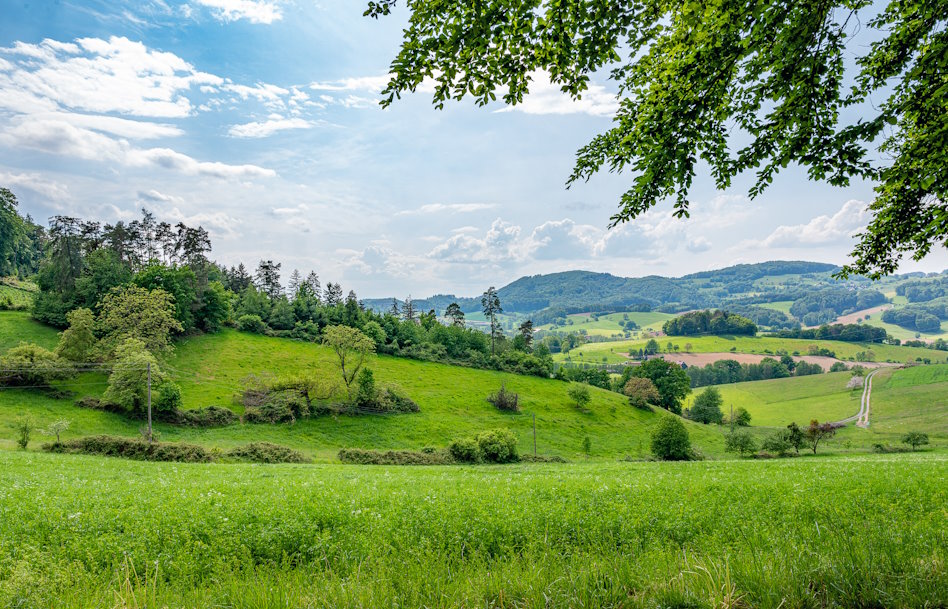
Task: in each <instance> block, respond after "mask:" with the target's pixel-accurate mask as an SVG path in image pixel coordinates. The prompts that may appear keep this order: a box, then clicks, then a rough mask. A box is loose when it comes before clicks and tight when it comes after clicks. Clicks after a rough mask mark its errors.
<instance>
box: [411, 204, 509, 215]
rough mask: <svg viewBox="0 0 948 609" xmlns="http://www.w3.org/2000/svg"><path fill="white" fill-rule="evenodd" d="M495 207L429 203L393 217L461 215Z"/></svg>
mask: <svg viewBox="0 0 948 609" xmlns="http://www.w3.org/2000/svg"><path fill="white" fill-rule="evenodd" d="M496 207H497V205H496V204H495V203H429V204H427V205H422V206H421V207H417V208H415V209H405V210H402V211H400V212H398V213H397V214H395V215H396V216H421V215H425V214H437V213H442V212H448V213H457V214H463V213H469V212H474V211H481V210H485V209H494V208H496Z"/></svg>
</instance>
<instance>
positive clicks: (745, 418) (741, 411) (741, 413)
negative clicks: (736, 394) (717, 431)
mask: <svg viewBox="0 0 948 609" xmlns="http://www.w3.org/2000/svg"><path fill="white" fill-rule="evenodd" d="M728 423H729V424H730V425H737V426H738V427H748V426H750V423H751V415H750V413H749V412H747V409H746V408H744V407H743V406H738V407H737V410H735V411H734V414H733V415H731V417H730V418H729V419H728Z"/></svg>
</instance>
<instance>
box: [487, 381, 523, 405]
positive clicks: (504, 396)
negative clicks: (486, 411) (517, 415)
mask: <svg viewBox="0 0 948 609" xmlns="http://www.w3.org/2000/svg"><path fill="white" fill-rule="evenodd" d="M487 401H488V402H490V403H491V404H493V405H494V406H495V407H496V408H497V410H501V411H504V412H519V411H520V395H519V394H517V393H514V392H513V391H510V390H508V389H507V384H506V383H502V384H501V385H500V389H498V390H497V391H496V392H494V393H492V394H490V395H489V396H487Z"/></svg>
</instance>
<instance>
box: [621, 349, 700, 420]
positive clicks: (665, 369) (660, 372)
mask: <svg viewBox="0 0 948 609" xmlns="http://www.w3.org/2000/svg"><path fill="white" fill-rule="evenodd" d="M631 375H632V376H634V377H638V378H647V379H649V380H650V381H652V383H654V384H655V388H656V389H658V394H659V396H660V398H661V399H660V401H659V405H660V406H661V407H662V408H664V409H666V410H669V411H671V412H674V413H675V414H681V402H682V400H683V399H684V398H685V396H686V395H688V393H690V392H691V381H690V380H689V379H688V375H687V374H685V371H684V370H682V368H681V366H679V365H678V364H676V363H674V362H667V361H665V360H663V359H660V358H655V359H650V360H648V361H646V362H643V363H642V364H640V365H638V366H634V367H633V368H632V371H631Z"/></svg>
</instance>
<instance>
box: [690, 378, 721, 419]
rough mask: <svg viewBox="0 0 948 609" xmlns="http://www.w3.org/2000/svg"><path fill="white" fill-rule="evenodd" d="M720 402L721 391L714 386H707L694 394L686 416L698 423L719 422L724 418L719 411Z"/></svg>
mask: <svg viewBox="0 0 948 609" xmlns="http://www.w3.org/2000/svg"><path fill="white" fill-rule="evenodd" d="M722 403H724V400H723V399H722V398H721V392H720V391H718V389H717V388H716V387H708V388H707V389H705V390H704V391H702V392H701V393H699V394H698V395H697V396H695V401H694V403H693V404H692V405H691V410H690V411H689V413H688V415H689V416H688V418H690V419H691V420H692V421H697V422H698V423H718V424H720V423H721V422H722V421H723V420H724V415H723V414H722V413H721V404H722Z"/></svg>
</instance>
